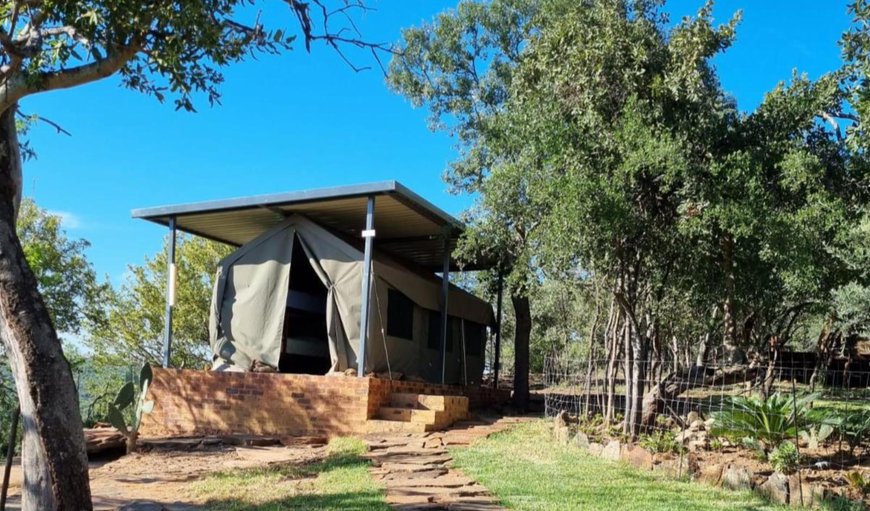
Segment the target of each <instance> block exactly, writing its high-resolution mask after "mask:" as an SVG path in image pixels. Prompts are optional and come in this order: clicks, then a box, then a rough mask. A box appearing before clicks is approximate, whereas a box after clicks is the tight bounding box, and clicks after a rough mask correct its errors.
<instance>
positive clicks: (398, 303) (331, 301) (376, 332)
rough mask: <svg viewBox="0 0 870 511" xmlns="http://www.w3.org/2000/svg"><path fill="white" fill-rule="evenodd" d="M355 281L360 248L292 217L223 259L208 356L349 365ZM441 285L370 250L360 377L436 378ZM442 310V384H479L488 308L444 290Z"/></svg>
mask: <svg viewBox="0 0 870 511" xmlns="http://www.w3.org/2000/svg"><path fill="white" fill-rule="evenodd" d="M362 278H363V252H362V251H361V250H359V249H357V248H355V247H353V246H352V245H351V244H349V243H347V242H346V241H344V240H343V239H342V238H341V237H339V236H337V235H335V234H334V233H332V232H331V231H329V230H327V229H325V228H323V227H322V226H320V225H318V224H317V223H315V222H313V221H311V220H309V219H307V218H305V217H303V216H301V215H292V216H290V217H289V218H288V219H287V220H285V221H284V222H282V223H280V224H279V225H277V226H275V227H273V228H271V229H269V230H268V231H266V232H264V233H263V234H261V235H260V236H258V237H257V238H255V239H253V240H251V241H249V242H248V243H246V244H244V245H242V246H241V247H239V248H238V250H236V251H235V252H233V253H232V254H230V255H229V256H228V257H226V258H225V259H224V260H223V261H222V262H221V263H220V265H219V268H218V273H217V279H216V284H215V288H214V295H213V297H212V306H211V313H210V324H209V331H210V342H211V346H212V349H213V353H214V355H215V360H216V361H217V362H218V363H219V364H224V365H225V367H229V368H235V369H237V370H238V369H240V370H247V369H250V368H251V367H252V365H255V364H262V365H266V366H270V367H273V368H276V369H283V370H290V371H293V372H330V373H335V372H343V371H345V370H347V369H356V368H357V360H358V356H359V352H358V351H359V345H360V342H359V340H360V333H359V328H360V307H361V294H362ZM441 286H442V282H441V280H440V279H439V278H438V277H437V276H436V275H434V274H427V273H426V272H425V271H423V270H420V271H417V270H416V269H412V268H410V267H408V266H404V265H401V264H398V263H397V262H395V261H393V260H391V259H390V258H388V257H386V256H384V255H383V254H379V253H378V252H377V251H376V252H375V255H374V259H373V261H372V296H371V301H370V304H371V305H370V307H371V313H370V321H369V329H368V330H369V332H368V344H367V353H366V358H365V360H366V366H367V367H366V368H365V372H366V373H369V372H378V373H394V374H395V373H402V374H403V375H405V376H411V377H420V378H423V379H425V380H427V381H432V382H440V380H441V356H440V350H441V345H440V343H441V335H440V325H441V313H440V292H441ZM447 312H448V318H449V320H448V330H447V332H448V335H447V354H446V355H447V360H446V377H445V383H479V382H480V379H481V375H482V372H483V365H484V351H485V340H486V327H487V326H490V325H492V324H493V319H494V317H493V311H492V308H491V306H490V305H489V304H488V303H486V302H484V301H482V300H480V299H478V298H476V297H475V296H473V295H471V294H469V293H467V292H465V291H463V290H462V289H460V288H458V287H455V286H451V287H450V291H449V297H448V311H447ZM321 361H322V362H321ZM288 368H289V369H288Z"/></svg>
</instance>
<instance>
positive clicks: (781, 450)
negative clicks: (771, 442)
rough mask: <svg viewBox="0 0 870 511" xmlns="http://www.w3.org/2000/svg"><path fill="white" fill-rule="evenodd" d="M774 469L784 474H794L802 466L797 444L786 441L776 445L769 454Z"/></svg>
mask: <svg viewBox="0 0 870 511" xmlns="http://www.w3.org/2000/svg"><path fill="white" fill-rule="evenodd" d="M768 460H769V461H770V464H771V466H773V469H774V470H776V471H778V472H782V473H783V474H786V475H788V474H793V473H794V472H795V471H797V469H798V467H799V466H800V454H799V453H798V449H797V446H796V445H795V444H793V443H791V442H789V441H785V442H783V443H781V444H779V445H777V446H776V448H775V449H773V451H771V453H770V455H769V456H768Z"/></svg>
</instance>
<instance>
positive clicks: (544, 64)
mask: <svg viewBox="0 0 870 511" xmlns="http://www.w3.org/2000/svg"><path fill="white" fill-rule="evenodd" d="M661 4H662V2H659V1H655V0H649V1H636V2H624V1H620V0H595V1H590V2H579V3H578V2H560V1H558V0H551V1H544V2H535V3H534V5H533V6H530V5H529V4H527V3H526V2H521V1H513V2H511V1H507V0H505V1H501V2H498V1H495V2H492V3H486V4H483V3H481V4H478V3H473V2H465V3H462V4H460V6H459V8H458V9H457V10H456V11H455V12H450V13H447V14H444V15H442V16H440V17H439V18H438V19H437V20H436V21H435V22H434V23H433V24H427V25H424V26H423V27H420V28H417V29H412V30H410V31H407V32H406V33H405V34H404V42H403V45H404V50H405V51H404V53H403V54H402V55H400V56H398V57H396V58H395V59H394V61H393V63H392V65H391V75H390V83H391V85H392V86H393V87H394V88H395V89H396V90H398V91H399V92H401V93H403V94H405V95H406V96H408V97H409V98H411V100H412V101H413V102H414V103H415V104H417V105H421V104H426V105H428V106H429V108H430V111H431V112H432V114H433V120H434V122H433V124H434V125H435V126H436V127H446V128H447V129H449V130H451V132H452V133H453V134H455V135H456V136H457V138H458V140H459V145H460V151H461V152H460V158H459V160H458V161H457V162H454V163H453V164H452V165H451V168H450V170H449V171H448V176H447V177H448V181H449V182H450V183H451V184H453V185H454V187H456V188H458V189H460V190H462V191H466V192H472V193H476V194H478V199H477V202H476V204H475V208H474V209H473V211H472V215H471V217H472V221H471V229H470V230H469V231H468V234H467V235H466V236H465V238H464V240H463V244H462V245H461V246H460V253H461V254H463V255H465V256H466V257H474V256H476V255H480V254H483V255H484V256H487V255H488V256H491V257H495V258H496V259H498V260H500V261H502V262H503V263H504V264H505V265H506V267H510V268H511V279H509V282H510V284H511V285H510V286H509V287H510V289H511V292H512V296H513V297H519V298H525V299H528V297H529V296H534V295H535V293H533V292H530V290H532V289H536V288H538V287H541V284H543V283H546V282H547V281H548V280H550V279H554V280H556V281H558V282H573V285H579V286H584V287H587V288H592V289H594V290H595V291H594V292H589V293H585V294H584V296H585V297H587V299H589V300H593V301H595V302H596V303H595V305H594V306H587V307H585V309H583V310H585V314H586V315H587V316H588V317H589V320H588V322H587V324H588V327H589V333H588V335H586V336H585V337H586V338H587V339H588V340H589V343H590V346H589V349H588V350H587V352H589V353H593V352H596V353H599V352H600V353H604V354H605V358H606V360H607V361H608V362H607V368H606V371H607V374H608V376H609V380H610V381H611V382H612V381H614V379H615V378H616V375H617V373H618V371H620V370H621V371H622V373H623V376H624V378H625V380H626V382H627V385H626V395H625V400H626V402H627V403H628V409H627V413H626V414H625V421H624V423H623V427H624V430H625V432H626V433H627V434H630V435H637V434H638V433H639V431H640V430H641V428H643V427H645V426H646V425H648V424H649V421H650V420H651V419H654V412H655V410H651V409H650V404H652V405H655V404H656V403H657V402H660V399H661V398H662V397H663V396H662V395H661V394H660V393H661V392H663V391H664V390H663V389H671V390H670V391H673V392H676V391H683V390H685V388H684V386H683V384H684V383H685V381H687V378H686V377H685V376H686V375H687V374H689V372H691V371H695V372H696V373H697V369H693V368H692V366H695V365H697V366H703V365H705V364H707V363H708V362H710V361H713V360H719V361H726V362H732V363H739V362H750V363H751V364H752V365H753V367H756V368H757V367H760V366H761V365H762V364H763V363H765V362H767V363H768V364H770V363H773V361H775V358H776V352H777V350H778V347H779V346H781V345H782V344H783V343H785V342H788V341H789V340H790V338H791V336H792V335H793V333H794V332H795V331H796V330H797V328H798V326H799V325H800V324H801V321H802V319H803V318H805V317H806V316H807V314H808V313H810V312H814V311H818V310H820V309H823V308H824V307H825V304H826V303H827V301H828V300H829V296H830V293H831V292H832V290H833V289H835V288H836V287H837V286H838V285H841V284H843V283H845V282H848V279H849V278H850V275H854V270H850V269H849V268H848V265H846V264H844V262H843V261H842V260H841V259H840V258H837V257H832V253H831V250H833V249H835V248H836V247H840V246H842V245H843V242H842V240H843V239H844V238H843V233H844V229H846V228H847V227H848V226H849V225H853V223H854V222H855V220H856V218H857V217H858V215H859V213H860V211H859V209H858V206H860V205H861V204H862V202H863V200H864V199H863V197H864V195H863V194H862V193H863V192H862V193H856V190H861V189H862V187H866V176H867V173H866V170H865V169H866V164H865V163H863V155H861V154H853V153H850V152H849V151H848V150H847V149H848V147H847V141H846V140H844V137H843V136H842V133H841V132H840V128H839V127H838V126H837V122H836V120H834V121H833V122H831V119H837V118H840V119H842V118H844V114H843V111H844V110H848V109H847V108H846V107H845V106H844V104H843V101H844V98H846V97H848V95H849V94H848V92H847V91H846V90H844V88H843V86H842V85H841V84H842V79H841V77H840V76H839V75H838V74H836V73H834V74H830V75H826V76H824V77H822V78H821V79H819V80H816V81H810V80H808V79H806V78H804V77H801V76H799V75H796V76H795V77H793V78H792V80H791V81H790V82H788V83H785V82H784V83H782V84H780V85H779V86H778V87H777V88H775V89H774V90H772V91H771V92H770V93H769V94H768V95H767V97H766V98H765V101H764V102H763V103H762V105H761V106H760V107H759V108H758V109H756V110H755V111H753V112H751V113H748V114H747V113H743V112H740V111H739V110H738V108H737V105H736V103H735V101H734V100H733V99H732V98H730V97H728V96H727V94H725V93H724V91H723V90H722V88H721V86H720V84H719V82H718V78H717V76H716V73H715V69H714V68H713V67H712V66H711V65H710V59H712V58H713V57H714V56H715V55H717V54H718V53H720V52H722V51H724V50H726V49H727V48H728V47H729V46H730V45H731V43H732V42H733V40H734V37H735V33H736V27H737V24H738V22H739V19H740V16H739V13H738V14H737V15H735V16H734V17H733V18H732V19H731V20H730V21H729V22H728V23H726V24H723V25H720V26H716V25H715V24H714V22H713V18H712V2H707V3H706V4H705V5H704V6H703V7H702V8H701V9H700V10H699V12H698V14H697V15H696V16H695V17H691V18H685V19H683V20H682V21H681V22H680V23H677V24H676V25H672V24H670V23H669V22H668V19H667V16H666V14H665V13H664V12H663V11H662V10H661ZM861 4H862V6H863V2H862V3H861ZM862 8H863V10H865V11H866V10H867V8H866V7H862ZM865 25H866V24H865ZM865 28H866V27H865ZM857 39H859V38H857V37H856V38H855V39H854V40H857ZM867 40H870V38H868V39H867ZM864 41H865V40H862V43H861V45H859V46H860V48H865V47H870V45H866V44H865V42H864ZM847 47H849V46H848V45H847ZM862 51H863V53H862ZM853 53H854V54H855V55H858V56H861V55H864V54H867V53H870V52H868V51H864V50H863V49H862V50H860V51H859V50H855V51H854V52H853ZM861 58H863V57H861ZM861 58H859V57H855V58H854V59H853V60H856V61H858V60H861ZM853 81H854V83H856V84H863V83H865V82H864V81H862V80H861V79H858V78H855V79H854V80H853ZM856 94H857V93H856ZM858 110H860V108H859V109H858ZM860 130H861V128H860V127H859V126H850V127H849V128H848V130H847V131H848V132H849V133H858V132H860ZM819 247H827V248H828V249H829V250H819ZM517 305H519V306H522V303H520V304H517V303H516V302H515V306H517ZM606 311H609V313H606ZM526 316H528V315H526ZM519 319H522V317H521V315H520V314H518V320H519ZM542 319H545V318H542ZM518 326H520V321H518ZM571 331H572V329H570V328H565V329H562V332H565V334H563V335H570V332H571ZM573 331H574V332H576V329H574V330H573ZM522 334H523V329H522V328H518V329H517V341H516V342H517V344H518V352H517V355H518V356H517V368H518V371H519V370H521V367H523V366H521V361H522V360H523V359H524V358H525V357H524V355H525V354H524V353H523V352H522V351H521V348H520V347H521V346H523V345H524V342H523V341H524V339H523V337H522ZM526 335H527V334H526ZM527 338H528V337H526V339H527ZM595 343H599V344H601V346H600V347H601V348H602V350H598V351H596V346H595ZM668 359H669V360H668ZM666 362H667V365H668V366H669V367H670V370H671V375H670V376H664V374H663V373H662V371H663V369H664V368H665V366H666ZM526 367H527V366H526ZM736 374H737V373H734V374H731V373H730V372H728V371H726V372H725V373H721V374H720V373H717V372H715V371H714V372H712V373H711V375H712V376H711V377H713V378H736V377H746V376H747V375H751V376H752V377H755V376H761V377H762V378H764V372H763V371H755V372H743V373H741V375H742V376H735V375H736ZM768 374H771V373H770V372H768ZM653 379H661V380H663V382H667V384H664V385H656V386H655V387H654V388H653V389H647V388H646V383H647V382H648V381H650V380H653ZM675 380H676V383H675ZM698 381H703V379H699V380H698ZM518 388H519V389H521V387H519V384H518ZM648 390H649V392H647V391H648ZM614 391H615V386H613V385H611V386H610V389H609V390H608V396H607V401H608V403H610V405H608V406H607V414H606V417H608V418H610V417H612V416H613V413H612V412H613V410H612V404H613V403H615V402H616V401H615V396H614ZM670 391H669V392H670ZM645 393H648V394H649V395H648V396H647V397H648V398H650V399H643V398H644V394H645ZM664 397H667V396H664ZM649 412H653V415H650V413H649Z"/></svg>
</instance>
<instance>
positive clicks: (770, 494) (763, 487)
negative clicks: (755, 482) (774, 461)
mask: <svg viewBox="0 0 870 511" xmlns="http://www.w3.org/2000/svg"><path fill="white" fill-rule="evenodd" d="M788 483H789V481H788V476H787V475H784V474H782V473H781V472H774V473H773V474H771V475H770V477H768V478H767V481H765V482H763V483H761V484H760V485H759V486H758V492H759V493H761V494H762V495H764V496H765V497H767V498H768V499H770V500H772V501H773V502H776V503H779V504H788V496H789V484H788Z"/></svg>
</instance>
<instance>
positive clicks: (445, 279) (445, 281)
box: [441, 233, 450, 385]
mask: <svg viewBox="0 0 870 511" xmlns="http://www.w3.org/2000/svg"><path fill="white" fill-rule="evenodd" d="M449 293H450V236H448V235H447V234H446V233H445V235H444V266H443V268H442V270H441V384H442V385H443V384H445V383H446V382H447V327H448V321H447V296H448V294H449Z"/></svg>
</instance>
